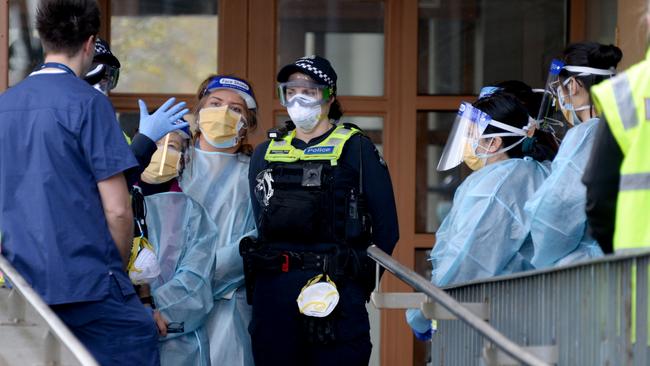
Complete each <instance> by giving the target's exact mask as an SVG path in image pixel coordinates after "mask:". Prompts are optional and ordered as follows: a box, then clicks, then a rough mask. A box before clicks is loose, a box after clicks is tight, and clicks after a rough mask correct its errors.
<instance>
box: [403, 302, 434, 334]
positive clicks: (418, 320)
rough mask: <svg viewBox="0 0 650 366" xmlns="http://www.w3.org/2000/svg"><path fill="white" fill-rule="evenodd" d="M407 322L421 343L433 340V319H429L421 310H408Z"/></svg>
mask: <svg viewBox="0 0 650 366" xmlns="http://www.w3.org/2000/svg"><path fill="white" fill-rule="evenodd" d="M406 322H407V323H408V325H409V326H410V327H411V329H412V330H413V334H415V337H416V338H417V339H419V340H421V341H428V340H430V339H431V335H432V334H433V329H432V328H431V319H427V318H425V317H424V314H422V311H420V309H408V310H406Z"/></svg>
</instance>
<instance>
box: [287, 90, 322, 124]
mask: <svg viewBox="0 0 650 366" xmlns="http://www.w3.org/2000/svg"><path fill="white" fill-rule="evenodd" d="M294 101H295V102H294ZM301 101H304V102H305V103H313V102H315V101H316V98H313V97H309V96H306V95H302V94H299V95H296V96H294V97H293V98H291V99H289V103H290V105H289V106H288V107H287V112H288V113H289V117H290V118H291V120H292V121H293V123H294V124H295V125H296V127H298V128H300V129H301V130H302V131H303V132H307V133H308V132H311V131H313V130H314V128H315V127H316V125H317V124H318V121H319V120H320V117H321V112H322V108H321V106H320V104H317V105H312V106H304V105H303V104H301ZM292 102H294V103H292Z"/></svg>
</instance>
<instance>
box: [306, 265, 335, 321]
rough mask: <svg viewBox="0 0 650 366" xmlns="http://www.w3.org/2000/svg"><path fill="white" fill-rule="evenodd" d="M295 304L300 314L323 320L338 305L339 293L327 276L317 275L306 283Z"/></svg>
mask: <svg viewBox="0 0 650 366" xmlns="http://www.w3.org/2000/svg"><path fill="white" fill-rule="evenodd" d="M323 276H325V277H324V278H323ZM296 302H297V303H298V310H299V311H300V313H301V314H304V315H307V316H313V317H316V318H324V317H326V316H328V315H330V314H331V313H332V311H334V308H336V305H338V303H339V292H338V290H337V289H336V285H335V284H334V282H332V280H331V279H330V277H329V276H328V275H323V274H319V275H317V276H315V277H313V278H312V279H310V280H309V281H307V284H306V285H305V286H304V287H303V288H302V291H300V295H298V299H297V300H296Z"/></svg>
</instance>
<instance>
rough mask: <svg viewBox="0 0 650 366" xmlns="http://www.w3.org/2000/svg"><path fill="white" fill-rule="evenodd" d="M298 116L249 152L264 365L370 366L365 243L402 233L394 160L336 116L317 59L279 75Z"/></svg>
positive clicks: (383, 244)
mask: <svg viewBox="0 0 650 366" xmlns="http://www.w3.org/2000/svg"><path fill="white" fill-rule="evenodd" d="M277 81H278V83H279V85H278V90H279V97H280V101H281V103H282V104H283V105H284V106H285V107H286V108H287V112H288V114H289V117H290V118H291V122H288V123H287V128H286V129H279V130H272V131H270V133H269V137H271V138H272V139H271V140H270V141H267V142H265V143H263V144H261V145H259V146H258V147H257V148H256V150H255V152H254V154H253V157H252V161H251V166H250V171H249V180H250V189H251V196H252V197H253V198H252V201H253V210H254V214H255V217H256V220H257V225H258V230H259V239H258V240H257V242H252V241H243V242H242V244H241V246H240V251H241V253H242V256H243V257H244V267H245V271H246V284H247V290H248V295H249V302H251V303H252V305H253V317H252V321H251V324H250V327H249V331H250V334H251V339H252V344H253V356H254V358H255V364H256V365H280V364H282V365H335V364H337V363H338V364H344V365H367V364H368V361H369V358H370V352H371V348H372V345H371V343H370V335H369V330H370V326H369V321H368V314H367V312H366V308H365V302H366V301H367V300H368V297H369V293H370V291H372V288H374V282H373V281H372V278H373V277H374V266H373V265H372V263H371V261H370V260H369V259H368V258H367V256H366V254H365V249H366V248H367V247H368V246H369V245H370V244H371V243H373V244H376V245H377V246H378V247H380V248H381V249H383V250H384V251H386V252H388V253H391V252H392V251H393V248H394V247H395V244H396V243H397V240H398V236H399V234H398V227H397V213H396V209H395V200H394V196H393V189H392V184H391V180H390V175H389V173H388V169H387V168H386V164H385V162H384V161H383V159H382V158H381V156H380V155H379V153H378V152H377V150H376V148H375V147H374V145H373V143H372V142H371V141H370V139H369V138H368V137H366V136H365V135H364V133H363V131H361V129H359V128H358V127H356V126H354V125H352V124H340V123H338V121H339V119H340V117H341V116H342V111H341V106H340V104H339V102H338V100H337V98H336V81H337V75H336V72H335V71H334V69H333V68H332V66H331V64H330V62H329V61H328V60H326V59H324V58H322V57H319V56H309V57H302V58H299V59H297V60H296V61H295V62H293V63H291V64H289V65H286V66H284V67H283V68H282V69H281V70H280V72H279V73H278V76H277Z"/></svg>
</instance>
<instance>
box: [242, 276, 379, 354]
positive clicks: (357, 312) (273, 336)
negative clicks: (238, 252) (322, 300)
mask: <svg viewBox="0 0 650 366" xmlns="http://www.w3.org/2000/svg"><path fill="white" fill-rule="evenodd" d="M316 274H317V273H315V272H313V273H312V272H306V271H295V272H289V273H279V274H269V275H261V276H258V278H257V282H256V285H255V290H254V295H253V318H252V320H251V324H250V326H249V331H250V334H251V341H252V345H253V357H254V359H255V365H256V366H265V365H273V366H275V365H283V366H293V365H296V366H297V365H323V366H347V365H350V366H357V365H359V366H361V365H367V364H368V362H369V360H370V352H371V350H372V344H371V343H370V325H369V321H368V313H367V311H366V307H365V294H364V291H363V290H362V288H361V286H359V285H357V284H356V283H354V282H351V281H340V283H337V284H336V285H337V288H338V291H339V294H340V300H339V304H338V305H337V309H336V310H335V311H334V314H333V315H334V316H335V318H333V319H335V320H334V334H335V337H336V340H335V341H334V342H332V343H330V344H325V345H323V344H313V343H310V342H308V341H307V338H308V336H307V335H306V331H305V329H304V327H303V317H304V315H302V314H300V312H299V311H298V305H297V304H296V299H297V298H298V294H299V293H300V290H301V289H302V287H303V286H304V285H305V283H306V282H307V280H309V279H310V278H312V277H313V276H315V275H316Z"/></svg>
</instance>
